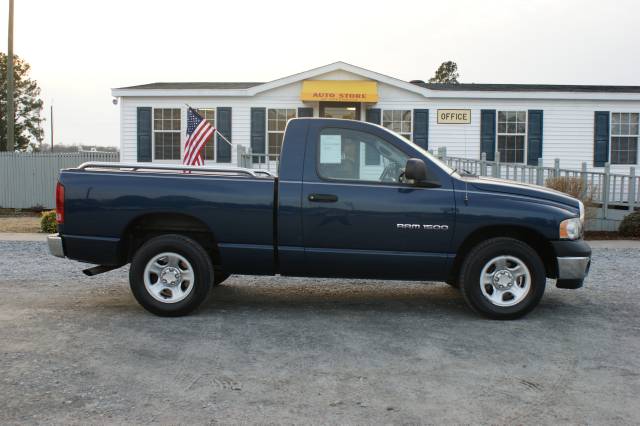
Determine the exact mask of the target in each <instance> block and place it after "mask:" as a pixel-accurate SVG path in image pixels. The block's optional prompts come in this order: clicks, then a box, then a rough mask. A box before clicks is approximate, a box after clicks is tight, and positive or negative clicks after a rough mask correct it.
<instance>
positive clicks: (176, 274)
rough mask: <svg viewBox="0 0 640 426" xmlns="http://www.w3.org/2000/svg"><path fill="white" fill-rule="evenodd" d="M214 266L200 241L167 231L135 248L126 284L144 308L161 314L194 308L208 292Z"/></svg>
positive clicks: (170, 314) (176, 313)
mask: <svg viewBox="0 0 640 426" xmlns="http://www.w3.org/2000/svg"><path fill="white" fill-rule="evenodd" d="M213 278H214V271H213V266H212V265H211V259H210V257H209V255H208V254H207V252H206V251H205V250H204V249H203V248H202V246H201V245H200V244H198V243H197V242H196V241H194V240H192V239H191V238H187V237H185V236H182V235H177V234H170V235H162V236H159V237H155V238H152V239H150V240H149V241H147V242H146V243H144V244H143V245H142V247H140V248H139V249H138V251H136V253H135V255H134V256H133V260H132V261H131V268H130V269H129V285H130V286H131V291H132V292H133V295H134V297H135V298H136V300H137V301H138V303H140V305H142V307H143V308H145V309H146V310H148V311H149V312H152V313H154V314H156V315H160V316H172V317H175V316H181V315H186V314H189V313H191V312H192V311H194V310H195V309H196V308H197V307H198V306H199V305H200V304H201V303H202V302H203V301H204V300H205V299H206V298H207V296H208V295H209V292H210V290H211V284H212V282H213Z"/></svg>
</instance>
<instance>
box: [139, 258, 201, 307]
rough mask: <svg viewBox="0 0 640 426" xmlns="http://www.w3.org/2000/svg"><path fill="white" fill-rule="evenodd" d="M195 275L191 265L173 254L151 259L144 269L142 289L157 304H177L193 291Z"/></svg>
mask: <svg viewBox="0 0 640 426" xmlns="http://www.w3.org/2000/svg"><path fill="white" fill-rule="evenodd" d="M194 284H195V274H194V272H193V267H192V266H191V263H189V261H188V260H187V259H186V258H185V257H184V256H182V255H179V254H178V253H173V252H166V253H160V254H158V255H156V256H154V257H152V258H151V259H150V260H149V261H148V262H147V266H146V267H145V268H144V287H145V289H146V290H147V292H148V293H149V294H150V295H151V297H153V298H154V299H156V300H157V301H159V302H162V303H177V302H180V301H181V300H184V299H185V298H186V297H187V296H188V295H189V294H190V293H191V291H192V290H193V287H194Z"/></svg>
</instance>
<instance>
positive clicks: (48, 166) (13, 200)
mask: <svg viewBox="0 0 640 426" xmlns="http://www.w3.org/2000/svg"><path fill="white" fill-rule="evenodd" d="M87 161H119V154H118V153H117V152H69V153H53V154H52V153H23V152H0V208H14V209H30V208H46V209H51V208H54V207H55V204H56V203H55V186H56V182H57V180H58V173H59V172H60V169H65V168H68V167H76V166H79V165H80V164H82V163H85V162H87Z"/></svg>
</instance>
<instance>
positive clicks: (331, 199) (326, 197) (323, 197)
mask: <svg viewBox="0 0 640 426" xmlns="http://www.w3.org/2000/svg"><path fill="white" fill-rule="evenodd" d="M309 201H313V202H316V203H335V202H336V201H338V196H337V195H333V194H309Z"/></svg>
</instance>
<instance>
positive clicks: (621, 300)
mask: <svg viewBox="0 0 640 426" xmlns="http://www.w3.org/2000/svg"><path fill="white" fill-rule="evenodd" d="M0 253H2V255H1V256H0V269H1V270H2V274H1V275H0V291H1V293H0V294H1V296H0V424H11V423H64V424H69V423H75V424H85V423H149V422H160V423H198V424H201V423H243V422H252V423H253V422H261V423H268V422H272V423H273V422H275V423H291V422H296V423H308V422H312V423H377V424H378V423H442V422H447V423H494V424H499V423H526V424H532V423H535V424H539V423H545V424H551V423H553V424H557V423H594V424H603V423H606V424H616V423H617V424H629V423H636V424H637V423H639V422H640V404H638V395H640V309H639V308H640V289H639V288H638V284H639V282H640V279H638V277H639V276H640V250H639V249H602V248H599V249H595V250H594V261H593V266H592V273H591V276H590V277H589V279H588V282H587V284H586V287H585V288H583V289H581V290H578V291H571V290H559V289H556V288H555V287H553V285H551V284H550V285H549V286H548V287H547V292H546V294H545V296H544V298H543V300H542V303H541V305H540V306H539V307H538V309H537V310H535V311H534V312H533V313H532V314H530V315H529V316H528V317H526V318H525V319H523V320H519V321H512V322H496V321H488V320H483V319H480V318H479V317H477V316H475V315H474V314H472V313H471V312H470V311H469V310H468V309H467V307H466V306H465V304H464V302H463V300H462V297H461V296H460V295H459V294H458V292H457V291H455V290H453V289H451V288H449V287H448V286H446V285H444V284H423V283H408V282H371V281H368V282H367V281H356V280H344V281H332V280H319V279H284V278H273V277H246V276H238V277H232V278H231V279H230V280H229V281H227V282H226V283H225V284H224V285H223V286H221V287H219V288H216V289H215V290H214V294H213V296H212V298H211V299H210V301H209V302H208V303H207V304H206V306H204V307H203V308H202V309H201V310H200V311H199V312H198V313H197V314H196V315H193V316H190V317H186V318H177V319H164V318H158V317H155V316H152V315H150V314H147V313H146V312H145V311H143V310H142V308H140V307H139V306H138V305H137V304H136V302H135V300H134V299H133V297H132V296H131V295H130V293H129V288H128V284H127V279H126V277H127V271H126V269H124V268H123V269H121V270H117V271H112V272H109V273H107V274H104V275H100V276H97V277H93V278H88V277H85V276H84V275H82V273H81V268H82V265H81V264H78V263H74V262H71V261H66V260H62V259H56V258H53V257H50V256H48V255H47V252H46V247H45V244H44V243H42V242H0Z"/></svg>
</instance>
